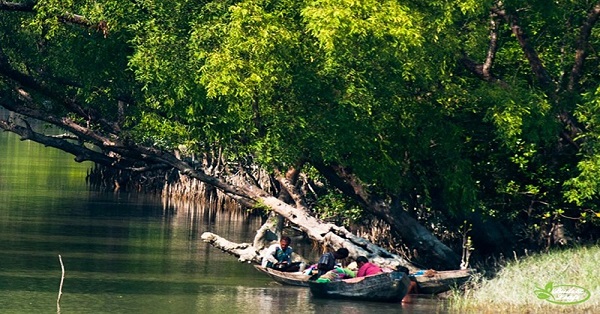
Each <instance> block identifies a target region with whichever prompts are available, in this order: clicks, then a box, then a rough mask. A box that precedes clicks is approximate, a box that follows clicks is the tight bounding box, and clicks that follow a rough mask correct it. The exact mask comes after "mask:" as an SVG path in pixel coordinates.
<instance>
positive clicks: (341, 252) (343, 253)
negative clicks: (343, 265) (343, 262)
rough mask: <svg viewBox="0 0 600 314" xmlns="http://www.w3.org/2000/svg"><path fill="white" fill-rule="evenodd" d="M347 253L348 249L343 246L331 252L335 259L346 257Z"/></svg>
mask: <svg viewBox="0 0 600 314" xmlns="http://www.w3.org/2000/svg"><path fill="white" fill-rule="evenodd" d="M348 254H350V252H348V249H347V248H345V247H343V248H339V249H337V251H335V252H333V256H335V258H336V259H344V258H346V257H348Z"/></svg>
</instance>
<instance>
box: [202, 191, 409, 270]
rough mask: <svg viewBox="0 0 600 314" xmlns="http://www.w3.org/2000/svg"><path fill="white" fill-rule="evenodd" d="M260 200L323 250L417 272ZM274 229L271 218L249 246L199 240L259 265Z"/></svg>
mask: <svg viewBox="0 0 600 314" xmlns="http://www.w3.org/2000/svg"><path fill="white" fill-rule="evenodd" d="M263 200H264V201H266V202H268V206H270V207H271V208H273V209H274V211H276V212H277V213H278V214H280V215H282V216H283V217H284V218H286V219H287V220H288V221H290V222H291V223H293V224H294V225H296V226H297V227H298V228H299V229H300V230H301V231H302V232H304V233H305V234H306V235H307V236H308V237H309V238H310V239H311V240H313V241H315V242H317V243H320V244H321V245H322V247H323V248H325V249H329V250H337V249H338V248H342V247H344V248H346V249H348V251H349V256H348V257H349V258H351V259H355V258H357V257H358V256H366V257H367V258H368V259H369V260H370V261H371V262H373V263H375V264H377V265H380V266H381V267H387V268H392V269H395V268H397V267H398V266H404V267H407V268H408V269H409V270H410V271H416V270H418V269H419V268H418V267H416V266H414V265H412V264H411V263H410V262H409V261H407V260H406V259H404V258H403V257H401V256H399V255H397V254H393V253H391V252H389V251H387V250H385V249H383V248H381V247H379V246H377V245H375V244H373V243H371V242H369V241H367V240H366V239H364V238H361V237H358V236H356V235H354V234H353V233H351V232H350V231H348V230H347V229H346V228H344V227H339V226H336V225H334V224H331V223H326V222H322V221H320V220H319V219H317V218H315V217H312V216H310V215H308V214H306V213H303V212H302V211H301V210H299V209H297V208H295V207H293V206H290V205H287V204H285V203H283V202H281V201H280V200H277V199H275V198H264V199H263ZM273 226H274V224H273V217H272V218H271V219H269V220H268V221H267V222H266V223H265V224H264V225H263V226H262V227H261V228H260V229H259V230H258V231H257V235H256V237H255V239H254V241H253V243H252V244H251V243H235V242H231V241H229V240H227V239H224V238H223V237H221V236H219V235H216V234H214V233H211V232H205V233H203V234H202V236H201V239H202V240H203V241H205V242H208V243H210V244H211V245H212V246H214V247H216V248H218V249H220V250H222V251H224V252H227V253H229V254H231V255H234V256H236V257H238V260H239V261H240V262H248V263H257V264H258V263H260V262H261V254H262V253H263V252H264V250H266V249H267V248H268V245H264V243H265V242H266V241H263V240H264V239H265V238H266V236H265V235H266V234H268V233H269V232H273V233H275V232H274V231H272V230H271V228H272V227H273ZM293 259H294V261H303V262H309V261H307V260H306V259H305V258H304V257H302V256H300V255H298V254H296V253H294V257H293Z"/></svg>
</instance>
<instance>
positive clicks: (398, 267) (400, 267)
mask: <svg viewBox="0 0 600 314" xmlns="http://www.w3.org/2000/svg"><path fill="white" fill-rule="evenodd" d="M396 271H398V272H401V273H405V274H407V275H408V273H409V272H410V271H409V270H408V267H406V266H402V265H398V266H396Z"/></svg>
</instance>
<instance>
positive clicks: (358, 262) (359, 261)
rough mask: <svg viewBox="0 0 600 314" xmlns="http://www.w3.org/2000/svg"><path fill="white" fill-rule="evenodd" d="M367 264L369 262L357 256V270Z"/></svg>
mask: <svg viewBox="0 0 600 314" xmlns="http://www.w3.org/2000/svg"><path fill="white" fill-rule="evenodd" d="M368 262H369V260H368V259H367V258H366V257H364V256H359V257H357V258H356V265H358V267H359V268H360V267H362V265H364V264H366V263H368Z"/></svg>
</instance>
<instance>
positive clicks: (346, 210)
mask: <svg viewBox="0 0 600 314" xmlns="http://www.w3.org/2000/svg"><path fill="white" fill-rule="evenodd" d="M315 210H316V212H317V213H318V214H319V216H320V218H321V219H326V220H335V221H336V222H337V223H339V224H341V225H345V226H347V225H349V224H351V223H353V222H356V221H358V220H359V219H360V218H361V213H362V210H361V209H360V207H359V206H357V205H356V204H354V202H352V201H350V200H348V199H346V198H344V197H343V196H342V195H340V194H337V193H329V194H327V195H323V196H321V197H319V198H318V200H317V205H316V208H315Z"/></svg>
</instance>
